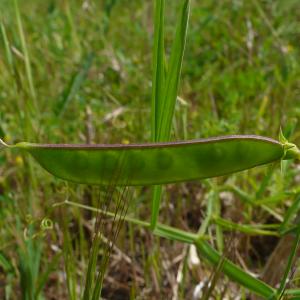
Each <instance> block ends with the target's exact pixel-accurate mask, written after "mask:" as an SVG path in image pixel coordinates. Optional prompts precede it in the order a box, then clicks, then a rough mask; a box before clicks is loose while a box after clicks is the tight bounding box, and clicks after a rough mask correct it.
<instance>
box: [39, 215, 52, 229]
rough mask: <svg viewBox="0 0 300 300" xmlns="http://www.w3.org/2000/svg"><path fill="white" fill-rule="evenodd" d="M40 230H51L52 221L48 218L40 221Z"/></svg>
mask: <svg viewBox="0 0 300 300" xmlns="http://www.w3.org/2000/svg"><path fill="white" fill-rule="evenodd" d="M40 227H41V229H42V230H50V229H53V222H52V220H50V219H49V218H44V219H43V220H42V221H41V225H40Z"/></svg>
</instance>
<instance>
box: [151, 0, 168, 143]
mask: <svg viewBox="0 0 300 300" xmlns="http://www.w3.org/2000/svg"><path fill="white" fill-rule="evenodd" d="M164 9H165V0H157V1H156V3H155V20H154V45H153V78H152V115H151V117H152V130H151V134H152V141H153V142H155V141H157V138H158V134H157V133H158V124H159V121H160V119H161V106H162V103H163V88H164V83H165V71H164V55H165V50H164Z"/></svg>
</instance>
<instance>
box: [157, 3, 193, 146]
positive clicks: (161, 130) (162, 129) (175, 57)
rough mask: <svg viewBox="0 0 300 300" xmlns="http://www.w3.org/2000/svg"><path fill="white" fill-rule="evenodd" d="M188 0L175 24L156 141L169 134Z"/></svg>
mask: <svg viewBox="0 0 300 300" xmlns="http://www.w3.org/2000/svg"><path fill="white" fill-rule="evenodd" d="M189 10H190V1H189V0H184V1H183V4H182V7H181V10H180V16H179V20H178V23H177V26H176V33H175V39H174V42H173V44H172V50H171V57H170V63H169V64H168V72H167V76H166V86H165V88H164V96H163V99H164V102H163V105H162V112H161V118H160V120H159V121H160V125H159V127H158V138H157V140H158V141H167V140H169V138H170V134H171V125H172V119H173V115H174V109H175V104H176V100H177V94H178V88H179V80H180V75H181V66H182V61H183V55H184V49H185V43H186V34H187V28H188V20H189Z"/></svg>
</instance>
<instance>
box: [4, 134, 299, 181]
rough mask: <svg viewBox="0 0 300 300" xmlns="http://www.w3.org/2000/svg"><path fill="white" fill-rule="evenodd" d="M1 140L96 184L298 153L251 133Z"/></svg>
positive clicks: (231, 167) (235, 167) (64, 174)
mask: <svg viewBox="0 0 300 300" xmlns="http://www.w3.org/2000/svg"><path fill="white" fill-rule="evenodd" d="M1 144H2V146H4V147H9V148H18V149H21V150H25V151H27V152H29V153H30V154H31V155H32V156H33V157H34V158H35V159H36V160H37V161H38V162H39V164H40V165H41V166H42V167H43V168H45V169H46V170H47V171H49V172H50V173H51V174H53V175H55V176H57V177H59V178H62V179H65V180H68V181H72V182H76V183H85V184H95V185H108V184H111V183H113V184H114V185H128V186H131V185H160V184H166V183H173V182H183V181H190V180H196V179H203V178H210V177H216V176H221V175H226V174H230V173H234V172H238V171H242V170H245V169H250V168H253V167H255V166H259V165H263V164H267V163H271V162H274V161H278V160H281V159H289V158H294V157H298V156H299V150H298V148H297V147H296V146H295V145H294V144H291V143H288V142H284V143H281V142H278V141H276V140H273V139H270V138H266V137H261V136H254V135H232V136H223V137H214V138H208V139H198V140H190V141H181V142H169V143H152V144H130V145H119V144H114V145H106V144H100V145H74V144H33V143H26V142H22V143H18V144H16V145H13V146H8V145H6V144H5V143H4V142H3V141H1Z"/></svg>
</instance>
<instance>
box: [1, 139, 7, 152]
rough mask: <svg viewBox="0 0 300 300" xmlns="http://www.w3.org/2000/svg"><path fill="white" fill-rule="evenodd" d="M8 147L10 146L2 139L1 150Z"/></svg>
mask: <svg viewBox="0 0 300 300" xmlns="http://www.w3.org/2000/svg"><path fill="white" fill-rule="evenodd" d="M8 147H9V146H8V145H7V144H6V143H5V142H4V141H3V140H2V139H0V150H1V149H4V148H8Z"/></svg>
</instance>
